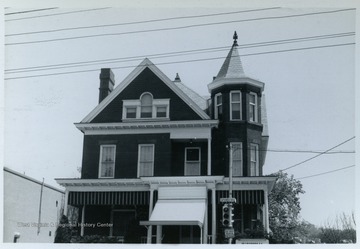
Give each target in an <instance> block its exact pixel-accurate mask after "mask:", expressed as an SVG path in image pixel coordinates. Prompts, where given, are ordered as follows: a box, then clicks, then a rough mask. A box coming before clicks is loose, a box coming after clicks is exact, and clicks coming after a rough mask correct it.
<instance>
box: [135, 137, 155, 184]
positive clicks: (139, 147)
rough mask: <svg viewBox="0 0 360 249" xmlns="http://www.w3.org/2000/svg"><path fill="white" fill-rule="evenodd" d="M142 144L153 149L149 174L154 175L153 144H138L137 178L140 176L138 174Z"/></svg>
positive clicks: (153, 150)
mask: <svg viewBox="0 0 360 249" xmlns="http://www.w3.org/2000/svg"><path fill="white" fill-rule="evenodd" d="M142 146H151V147H152V148H153V149H152V153H153V155H152V158H153V161H152V172H151V175H152V176H154V164H155V163H154V162H155V144H139V145H138V162H137V178H139V177H141V176H140V151H141V147H142Z"/></svg>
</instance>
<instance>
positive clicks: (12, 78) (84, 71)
mask: <svg viewBox="0 0 360 249" xmlns="http://www.w3.org/2000/svg"><path fill="white" fill-rule="evenodd" d="M354 44H355V43H343V44H332V45H323V46H315V47H306V48H295V49H285V50H277V51H268V52H259V53H251V54H243V55H240V56H242V57H245V56H253V55H264V54H272V53H283V52H292V51H300V50H309V49H319V48H330V47H340V46H349V45H354ZM224 58H226V57H224V56H222V57H213V58H205V59H193V60H184V61H173V62H162V63H161V62H160V63H156V65H167V64H179V63H190V62H198V61H209V60H217V59H224ZM134 67H136V65H131V66H119V67H112V69H125V68H134ZM94 71H98V69H89V70H80V71H70V72H60V73H49V74H38V75H30V76H18V77H8V78H5V80H14V79H23V78H34V77H44V76H54V75H64V74H74V73H86V72H94Z"/></svg>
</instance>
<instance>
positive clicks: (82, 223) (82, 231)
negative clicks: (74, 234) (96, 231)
mask: <svg viewBox="0 0 360 249" xmlns="http://www.w3.org/2000/svg"><path fill="white" fill-rule="evenodd" d="M84 224H85V205H83V207H82V211H81V229H80V235H81V236H84V228H85V226H84Z"/></svg>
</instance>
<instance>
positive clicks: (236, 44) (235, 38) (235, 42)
mask: <svg viewBox="0 0 360 249" xmlns="http://www.w3.org/2000/svg"><path fill="white" fill-rule="evenodd" d="M237 38H238V36H237V34H236V31H235V32H234V36H233V39H234V44H233V46H238V43H237Z"/></svg>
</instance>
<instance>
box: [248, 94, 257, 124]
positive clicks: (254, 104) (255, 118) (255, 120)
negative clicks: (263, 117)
mask: <svg viewBox="0 0 360 249" xmlns="http://www.w3.org/2000/svg"><path fill="white" fill-rule="evenodd" d="M250 95H253V96H255V103H251V102H250V99H249V121H250V122H254V123H257V122H258V96H257V94H256V93H254V92H250ZM251 106H254V107H255V108H254V120H250V108H251Z"/></svg>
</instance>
